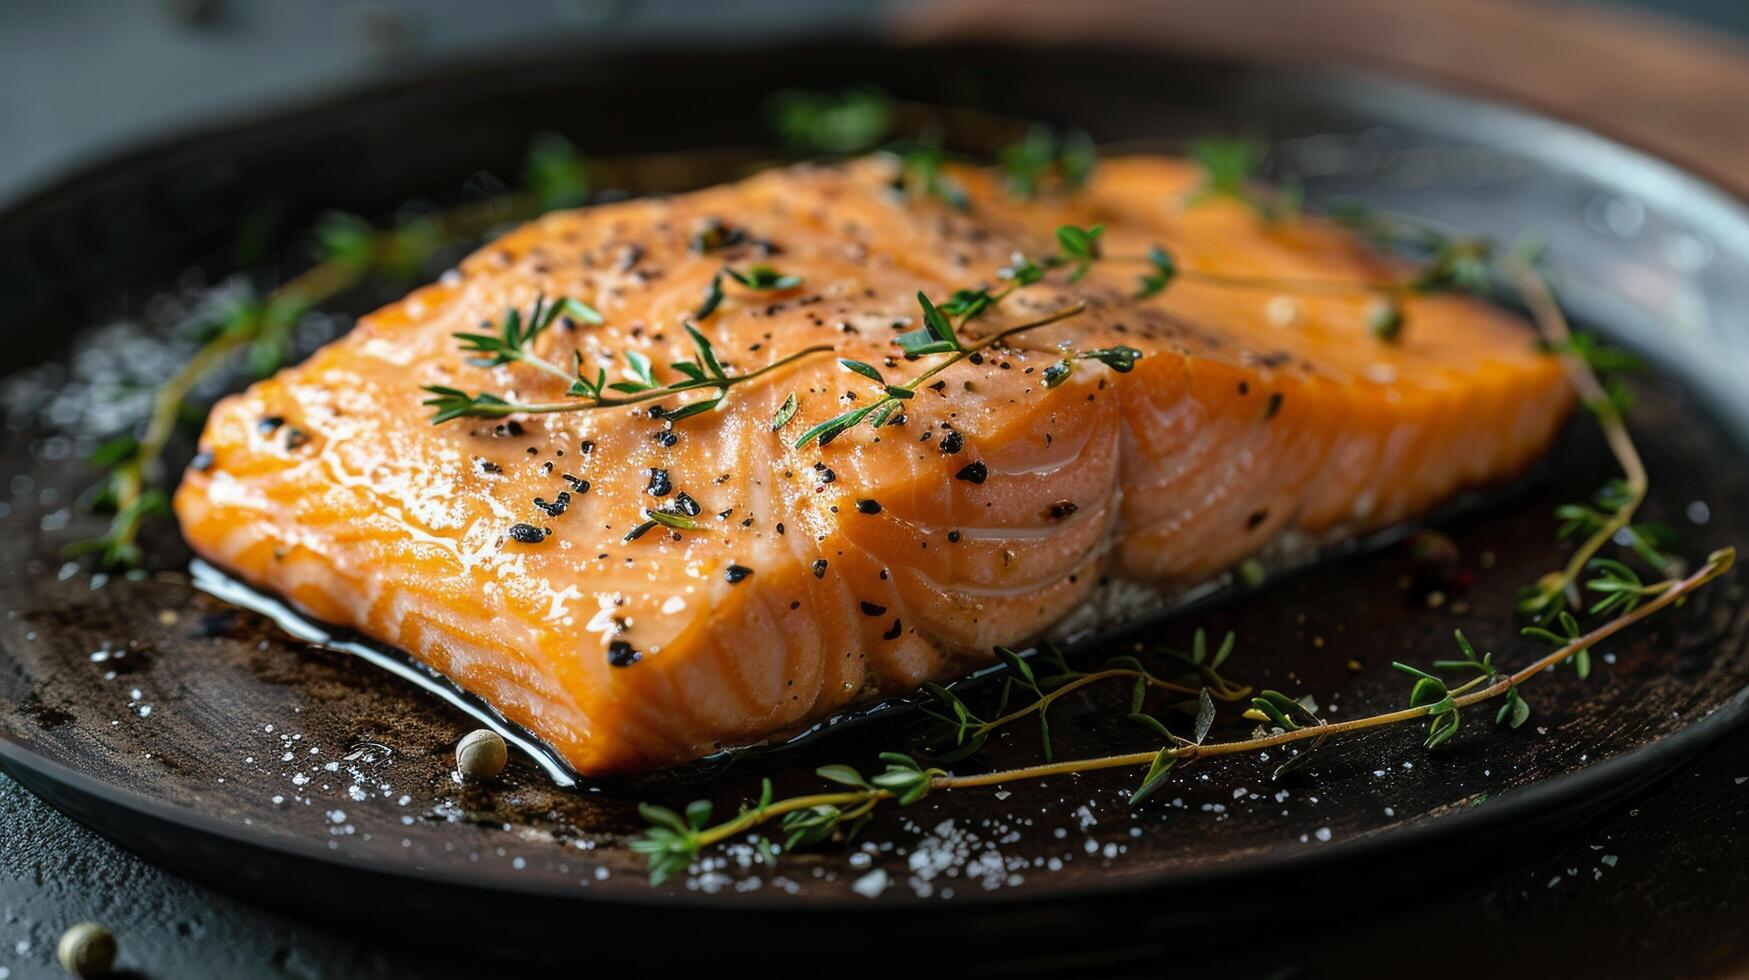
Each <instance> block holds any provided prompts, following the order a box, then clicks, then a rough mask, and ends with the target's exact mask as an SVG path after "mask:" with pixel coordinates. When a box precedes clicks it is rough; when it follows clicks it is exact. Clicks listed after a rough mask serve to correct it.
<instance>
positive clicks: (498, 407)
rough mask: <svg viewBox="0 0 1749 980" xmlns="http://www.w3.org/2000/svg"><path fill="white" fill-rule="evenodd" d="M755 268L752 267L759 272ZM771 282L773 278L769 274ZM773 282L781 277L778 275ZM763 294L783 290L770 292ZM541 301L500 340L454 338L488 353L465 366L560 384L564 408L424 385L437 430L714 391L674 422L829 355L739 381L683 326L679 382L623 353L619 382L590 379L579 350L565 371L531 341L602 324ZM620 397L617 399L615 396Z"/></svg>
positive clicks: (497, 336)
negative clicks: (560, 325)
mask: <svg viewBox="0 0 1749 980" xmlns="http://www.w3.org/2000/svg"><path fill="white" fill-rule="evenodd" d="M756 268H757V267H756ZM754 274H755V275H757V276H759V277H760V278H759V281H765V278H766V276H765V273H762V272H755V273H754ZM773 275H775V273H773ZM778 278H780V279H781V278H784V277H781V276H779V277H778ZM762 288H773V289H778V288H788V287H784V286H778V285H772V286H769V287H762ZM543 303H544V300H541V299H536V300H535V305H534V308H533V310H531V311H530V313H529V315H528V317H526V318H524V317H523V316H522V315H521V314H520V312H519V311H517V310H515V309H512V310H510V311H509V312H507V313H506V314H505V316H504V320H503V322H502V325H501V327H500V328H499V330H498V332H497V333H492V334H488V333H462V334H456V337H457V338H458V339H460V340H461V343H462V349H463V350H466V351H471V352H479V353H485V354H490V355H491V357H487V358H470V359H469V361H468V363H470V364H473V365H475V366H477V367H494V366H497V365H501V364H511V363H520V364H525V365H528V366H529V367H532V368H534V369H536V370H538V371H541V372H542V373H545V374H548V375H551V376H553V377H556V378H558V379H559V380H561V381H564V382H565V383H566V385H567V387H566V389H565V395H566V397H567V400H566V401H557V402H522V401H513V400H511V399H507V398H505V397H503V396H501V395H496V394H493V393H491V392H478V393H474V394H470V393H468V392H466V391H463V390H462V389H460V388H454V387H451V386H449V385H426V386H424V388H423V389H422V390H423V391H425V392H426V393H428V394H430V395H431V396H432V397H430V398H428V399H426V400H425V402H424V404H425V405H427V406H429V407H430V408H431V409H432V416H431V421H432V423H433V424H441V423H444V422H448V421H450V420H451V419H458V418H488V419H490V418H503V417H504V416H507V415H517V414H523V413H527V414H534V415H540V414H551V413H555V412H581V411H592V410H595V409H603V408H621V407H624V406H627V405H636V404H639V403H642V402H650V401H657V400H659V399H663V398H670V397H674V396H677V395H681V394H684V393H686V392H692V391H701V390H705V389H712V390H714V391H715V392H716V393H715V394H714V395H712V396H711V397H708V398H701V399H698V400H696V401H692V402H689V403H687V404H685V405H682V406H681V407H679V408H674V409H667V410H664V411H663V412H662V413H661V417H662V418H663V419H665V420H667V421H669V422H671V423H672V422H678V421H680V420H682V419H687V418H691V417H692V416H694V415H700V414H703V413H704V412H708V411H711V410H712V409H714V408H716V407H717V406H718V405H720V404H722V401H723V397H724V396H725V395H727V394H728V392H729V389H730V388H733V387H734V386H736V385H739V384H745V383H747V382H749V381H753V380H756V379H758V378H762V377H765V376H767V375H770V374H774V373H776V372H778V371H781V370H783V369H784V368H787V367H789V366H790V365H792V364H795V363H796V362H797V361H800V360H802V359H804V358H807V357H811V356H813V355H815V354H823V353H827V352H829V351H831V350H832V347H831V346H830V345H827V344H814V345H812V346H809V347H804V348H802V349H800V350H798V351H794V352H792V353H790V354H787V355H785V356H783V357H780V358H778V359H777V360H775V361H772V362H771V363H769V364H766V365H765V366H763V367H759V368H756V369H754V370H752V371H747V372H744V373H741V374H734V373H731V372H730V371H729V370H728V369H727V368H725V367H724V366H723V364H722V361H721V360H720V359H719V358H718V357H717V353H716V348H715V347H714V346H713V345H712V344H711V342H710V340H709V339H708V338H707V337H705V335H704V334H703V333H700V332H699V330H698V328H696V327H694V326H693V325H692V324H690V323H688V324H685V325H684V328H685V330H686V336H687V340H688V341H690V342H691V344H692V349H693V356H692V357H691V358H688V359H686V360H682V361H675V362H673V363H672V364H670V365H668V366H669V368H670V369H672V370H673V371H674V372H675V373H677V374H679V375H680V379H679V380H677V381H671V382H667V383H663V382H660V381H658V380H657V379H656V376H655V371H654V364H653V363H652V362H651V360H650V358H649V356H648V355H646V354H644V353H642V352H641V351H635V350H628V351H626V352H625V354H624V359H625V367H624V376H623V377H622V379H621V380H618V381H611V382H610V381H609V380H608V378H607V369H606V368H603V367H597V368H596V371H595V373H594V375H590V374H588V373H587V372H586V370H585V368H584V364H583V355H582V353H581V352H580V351H573V352H572V366H571V369H570V370H566V369H564V368H562V367H559V366H558V365H557V364H554V363H553V362H552V361H549V360H547V359H545V358H543V357H541V356H540V355H539V354H536V353H535V352H534V350H533V348H532V345H533V342H534V339H535V338H536V337H538V336H539V335H540V334H541V333H542V332H543V331H544V330H546V328H547V327H548V326H550V325H551V324H552V322H553V321H554V320H555V319H556V318H557V317H559V316H560V315H567V316H573V317H576V318H578V319H582V320H584V321H585V322H590V323H600V322H602V321H601V317H600V314H598V313H596V312H595V310H594V309H593V308H592V307H590V306H588V305H587V304H584V303H581V302H578V301H577V300H573V299H568V298H567V299H560V300H557V301H556V302H554V303H552V304H550V305H543ZM614 393H617V394H614Z"/></svg>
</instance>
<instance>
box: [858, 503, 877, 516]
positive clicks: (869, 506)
mask: <svg viewBox="0 0 1749 980" xmlns="http://www.w3.org/2000/svg"><path fill="white" fill-rule="evenodd" d="M856 509H857V510H859V511H861V512H862V513H864V514H878V513H880V512H881V504H880V501H878V500H858V501H857V502H856Z"/></svg>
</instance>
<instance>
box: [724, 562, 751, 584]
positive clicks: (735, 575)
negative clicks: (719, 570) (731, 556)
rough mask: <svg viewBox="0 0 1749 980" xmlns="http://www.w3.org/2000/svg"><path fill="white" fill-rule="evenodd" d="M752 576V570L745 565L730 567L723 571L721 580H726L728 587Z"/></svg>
mask: <svg viewBox="0 0 1749 980" xmlns="http://www.w3.org/2000/svg"><path fill="white" fill-rule="evenodd" d="M752 574H753V569H751V568H748V567H747V566H746V565H730V566H729V567H728V568H725V569H723V578H725V579H727V580H728V582H729V584H730V585H734V584H736V583H738V582H740V581H742V580H743V579H745V578H746V577H747V576H749V575H752Z"/></svg>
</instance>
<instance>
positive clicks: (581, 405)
mask: <svg viewBox="0 0 1749 980" xmlns="http://www.w3.org/2000/svg"><path fill="white" fill-rule="evenodd" d="M832 350H833V347H832V346H831V345H829V344H814V345H811V346H808V347H804V348H802V349H801V350H798V351H796V352H794V353H792V354H787V355H785V356H783V357H780V358H778V359H777V360H775V361H772V362H771V363H770V364H767V365H765V366H764V367H761V368H758V369H757V370H753V371H749V372H747V373H746V374H735V375H730V376H728V377H725V378H710V379H707V380H704V381H684V382H681V383H680V384H676V385H669V386H668V387H665V388H650V389H648V390H645V391H640V392H637V393H635V394H629V395H625V396H623V397H621V396H602V397H599V398H589V399H573V400H571V401H563V402H477V403H476V404H474V406H473V407H472V408H471V409H470V410H469V412H468V414H469V415H470V416H472V417H474V418H502V417H503V416H506V415H521V414H525V413H526V414H530V415H542V414H552V413H555V412H587V411H593V410H595V409H598V408H620V407H623V406H626V405H636V404H639V403H642V402H650V401H656V400H657V399H660V398H667V397H669V396H672V395H677V394H680V393H681V392H686V391H699V390H703V389H706V388H715V389H716V390H717V391H718V392H725V391H728V390H729V389H730V388H732V387H734V386H735V385H738V384H740V383H742V382H744V381H752V380H754V379H755V378H760V377H764V376H765V375H768V374H772V373H774V372H776V371H779V370H782V369H783V368H786V367H789V366H790V365H792V364H794V363H795V362H797V361H800V360H802V359H803V358H806V357H812V356H813V355H815V354H827V353H831V352H832ZM516 359H517V360H519V361H521V362H523V363H525V364H528V365H530V366H531V367H538V368H540V369H542V370H544V371H546V372H547V373H548V374H552V375H554V376H555V377H558V378H560V379H561V380H563V381H565V382H566V383H567V384H569V383H570V382H572V381H574V380H575V378H574V377H573V376H572V375H571V374H570V373H568V372H566V371H565V370H564V369H562V368H560V367H558V366H557V365H555V364H553V363H552V362H551V361H548V360H545V359H543V358H540V357H537V356H535V355H533V354H522V355H517V356H516Z"/></svg>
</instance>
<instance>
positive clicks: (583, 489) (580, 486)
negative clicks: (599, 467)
mask: <svg viewBox="0 0 1749 980" xmlns="http://www.w3.org/2000/svg"><path fill="white" fill-rule="evenodd" d="M559 476H560V477H562V478H563V479H564V481H565V482H566V483H569V484H570V485H571V489H572V491H574V492H576V493H588V492H589V481H588V480H584V479H580V478H578V477H575V476H572V475H571V474H569V473H561V474H559Z"/></svg>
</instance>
